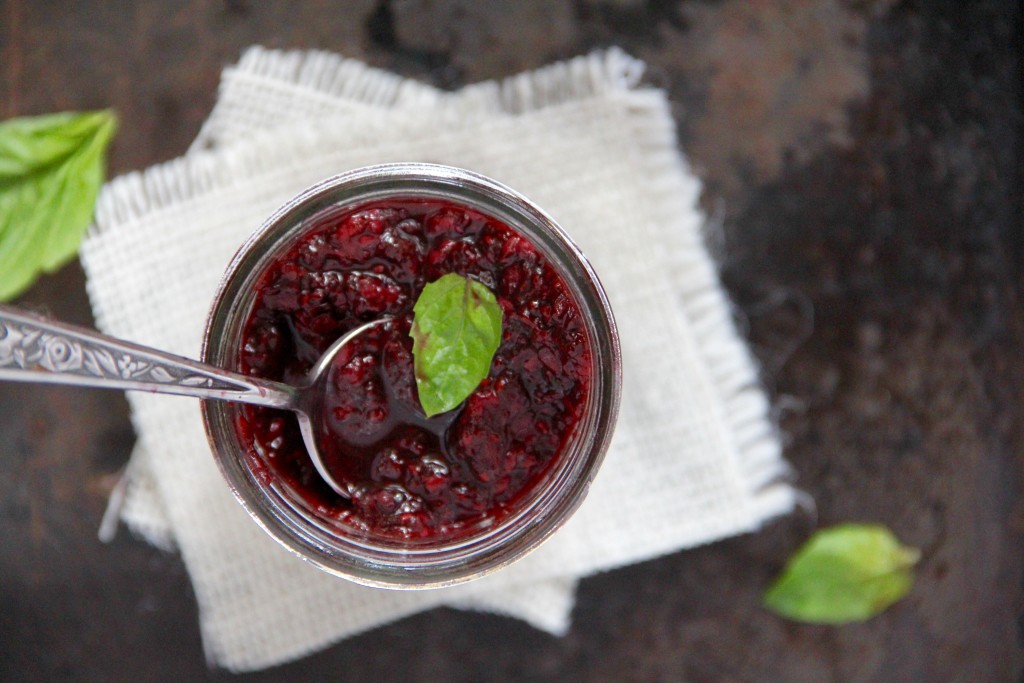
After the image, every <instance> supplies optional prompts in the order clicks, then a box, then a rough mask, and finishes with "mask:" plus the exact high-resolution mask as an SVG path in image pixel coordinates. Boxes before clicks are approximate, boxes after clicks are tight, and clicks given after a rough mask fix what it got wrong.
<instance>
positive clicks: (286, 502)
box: [202, 163, 621, 589]
mask: <svg viewBox="0 0 1024 683" xmlns="http://www.w3.org/2000/svg"><path fill="white" fill-rule="evenodd" d="M448 273H457V274H460V275H463V276H465V277H467V278H470V279H472V280H475V281H478V282H480V283H482V284H484V285H486V286H487V287H488V288H489V289H490V290H491V291H492V292H493V293H494V295H495V297H496V299H497V301H498V303H499V305H500V306H501V308H502V312H503V323H502V340H501V342H500V344H499V347H498V350H497V352H496V353H495V356H494V360H493V362H492V364H491V367H490V371H489V374H488V376H487V377H486V378H485V379H484V380H483V381H482V382H481V384H480V385H479V386H478V387H477V388H476V390H475V391H474V392H473V393H472V394H470V395H469V397H468V398H467V399H466V400H465V401H464V402H463V403H462V404H461V405H459V406H458V407H456V408H454V409H453V410H451V411H448V412H446V413H441V414H439V415H434V416H432V417H430V418H427V417H426V416H425V415H424V413H423V411H422V409H421V408H420V404H419V397H418V395H417V390H416V379H415V373H414V370H413V358H412V339H411V338H410V337H409V330H410V326H411V324H412V307H413V305H414V304H415V302H416V299H417V297H418V296H419V294H420V292H421V291H422V289H423V287H424V286H425V285H426V284H427V283H430V282H433V281H435V280H437V279H438V278H440V277H441V276H443V275H445V274H448ZM381 316H389V317H390V318H391V321H390V322H389V323H388V324H387V325H386V326H376V327H373V328H370V329H369V330H367V331H365V332H364V333H362V334H360V335H359V336H358V337H356V338H355V340H354V341H353V342H352V343H350V344H349V345H348V346H346V347H345V348H344V349H343V350H342V352H341V353H339V355H338V356H337V357H336V358H335V361H334V363H333V365H332V371H331V372H332V374H331V377H330V388H329V392H328V396H327V398H326V403H327V408H326V409H325V410H323V411H322V413H323V414H322V415H321V417H320V420H319V423H317V425H316V427H317V428H318V429H320V430H321V431H322V433H324V434H326V436H327V437H328V438H325V439H321V440H319V441H318V442H320V443H324V444H325V446H324V448H323V449H322V450H323V451H324V452H323V456H324V460H325V464H326V466H327V468H328V469H329V470H330V472H331V474H332V476H333V477H334V478H335V479H336V480H339V481H340V482H342V483H343V484H344V485H345V487H346V489H347V490H348V491H349V492H350V496H348V497H344V496H340V495H338V494H337V493H335V492H334V491H333V490H332V489H331V488H330V487H329V486H328V485H327V484H326V483H324V482H323V481H322V480H321V478H320V477H319V475H318V474H317V472H316V470H315V468H314V467H313V465H312V463H311V461H310V460H309V457H308V455H307V453H306V451H305V448H304V446H303V442H302V439H301V436H300V434H299V430H298V425H297V423H296V420H295V417H294V416H293V415H292V414H290V413H283V412H278V411H275V410H272V409H266V408H259V407H253V406H248V405H243V404H237V403H225V402H221V401H209V402H205V403H203V404H202V411H203V419H204V424H205V427H206V431H207V435H208V437H209V440H210V445H211V448H212V450H213V454H214V458H215V460H216V463H217V465H218V467H219V468H220V470H221V472H222V474H223V475H224V477H225V479H226V480H227V482H228V484H229V486H230V488H231V490H232V492H233V494H234V495H235V497H236V498H237V499H238V500H239V502H240V503H241V504H242V505H243V507H244V508H245V509H246V511H247V512H248V513H249V514H250V516H251V517H252V518H253V519H254V520H255V521H256V522H257V523H258V524H259V525H260V526H261V527H263V529H264V530H265V531H267V533H269V534H270V535H271V536H272V537H273V538H275V539H276V540H277V541H278V542H280V543H281V544H282V545H284V546H285V547H286V548H287V549H288V550H290V551H292V552H293V553H295V554H297V555H299V556H300V557H302V558H303V559H305V560H307V561H309V562H311V563H313V564H314V565H316V566H318V567H319V568H321V569H323V570H325V571H328V572H330V573H332V574H335V575H338V576H341V577H344V578H347V579H350V580H353V581H356V582H358V583H363V584H366V585H371V586H381V587H389V588H404V589H408V588H431V587H438V586H447V585H452V584H455V583H461V582H464V581H468V580H471V579H474V578H477V577H479V576H483V575H485V574H487V573H490V572H493V571H495V570H497V569H500V568H501V567H504V566H506V565H508V564H510V563H511V562H513V561H515V560H518V559H519V558H521V557H523V556H524V555H526V554H527V553H529V552H531V551H532V550H533V549H535V548H536V547H537V546H539V545H540V544H541V543H542V542H543V541H544V540H546V539H547V538H549V537H550V536H551V535H552V534H553V533H554V532H555V531H556V530H557V529H558V528H559V527H560V526H561V525H562V524H563V523H564V522H565V521H566V519H568V517H569V516H570V515H571V514H572V512H573V511H574V510H575V509H576V507H578V505H579V504H580V503H581V502H582V500H583V498H584V496H585V494H586V491H587V489H588V487H589V485H590V482H591V480H592V479H593V477H594V475H595V474H596V472H597V469H598V467H599V465H600V462H601V460H602V458H603V456H604V453H605V451H606V449H607V447H608V443H609V441H610V439H611V434H612V431H613V428H614V424H615V418H616V416H617V412H618V400H619V390H620V383H621V370H620V357H619V347H618V335H617V332H616V329H615V324H614V320H613V318H612V315H611V310H610V307H609V305H608V300H607V297H606V295H605V293H604V290H603V289H602V288H601V285H600V283H599V281H598V280H597V277H596V275H595V274H594V272H593V269H592V268H591V266H590V264H589V263H588V262H587V261H586V259H585V258H584V257H583V255H582V253H581V252H580V251H579V249H578V248H577V247H576V245H575V244H574V243H573V242H572V241H571V240H570V239H569V238H568V237H567V236H566V234H565V233H564V232H563V231H562V229H561V228H560V227H559V226H558V225H557V224H556V223H555V222H554V221H553V220H552V219H551V218H550V217H549V216H548V215H547V214H545V213H544V212H543V211H541V210H540V209H538V208H537V207H536V206H535V205H534V204H532V203H531V202H530V201H529V200H527V199H525V198H524V197H522V196H521V195H519V194H517V193H516V192H514V191H513V190H510V189H509V188H507V187H505V186H504V185H501V184H499V183H497V182H495V181H493V180H490V179H488V178H485V177H483V176H480V175H477V174H475V173H471V172H469V171H464V170H461V169H456V168H451V167H446V166H437V165H432V164H413V163H403V164H387V165H382V166H373V167H367V168H362V169H356V170H354V171H350V172H348V173H345V174H342V175H339V176H336V177H334V178H330V179H328V180H326V181H324V182H322V183H320V184H318V185H316V186H314V187H312V188H310V189H309V190H307V191H305V192H303V193H302V194H300V195H299V196H297V197H296V198H295V199H293V200H291V201H290V202H288V203H287V204H285V205H284V206H283V207H282V208H281V209H279V210H278V211H277V212H276V213H275V214H274V215H273V216H271V217H270V218H269V219H268V220H267V221H266V222H265V223H264V224H263V225H262V226H261V227H260V228H259V229H258V230H257V231H256V233H255V234H254V235H253V236H252V237H251V238H250V239H249V241H248V242H246V244H244V245H243V246H242V248H241V249H240V250H239V252H238V254H237V255H236V256H235V258H234V259H233V261H232V263H231V264H230V265H229V267H228V269H227V272H226V274H225V276H224V279H223V281H222V283H221V286H220V289H219V291H218V292H217V294H216V296H215V298H214V302H213V306H212V309H211V312H210V316H209V318H208V320H207V330H206V336H205V338H204V344H203V354H202V359H203V360H204V361H205V362H207V363H211V364H214V365H219V366H221V367H226V368H229V369H234V370H238V371H240V372H243V373H246V374H249V375H253V376H259V377H264V378H269V379H275V380H280V381H283V382H287V383H300V382H301V381H302V379H303V378H304V377H305V376H306V373H307V372H308V370H309V368H310V366H311V365H312V363H313V362H314V361H315V359H317V358H318V357H319V356H320V354H321V353H322V352H323V351H324V349H326V348H327V346H328V345H330V344H331V343H332V342H333V341H335V340H336V339H338V338H339V337H340V336H342V335H343V334H345V333H346V332H347V331H349V330H352V329H354V328H355V327H357V326H359V325H361V324H362V323H365V322H368V321H371V320H377V319H379V318H380V317H381ZM328 443H329V444H330V445H326V444H328Z"/></svg>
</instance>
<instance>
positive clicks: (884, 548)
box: [764, 524, 921, 624]
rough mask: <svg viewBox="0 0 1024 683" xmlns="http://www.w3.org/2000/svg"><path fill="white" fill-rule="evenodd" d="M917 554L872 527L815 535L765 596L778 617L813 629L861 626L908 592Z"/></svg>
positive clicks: (848, 526) (843, 527)
mask: <svg viewBox="0 0 1024 683" xmlns="http://www.w3.org/2000/svg"><path fill="white" fill-rule="evenodd" d="M920 557H921V553H920V552H919V551H918V550H917V549H916V548H910V547H907V546H904V545H902V544H900V542H899V540H898V539H897V538H896V537H895V536H894V535H893V533H892V532H891V531H889V530H888V529H886V528H885V527H884V526H880V525H874V524H841V525H838V526H834V527H831V528H829V529H822V530H821V531H818V532H817V533H815V534H814V535H813V536H812V537H811V538H810V539H809V540H808V541H807V543H805V544H804V545H803V547H801V548H800V549H799V550H798V551H797V553H796V554H795V555H794V556H793V557H792V558H791V559H790V561H789V563H788V564H787V566H786V568H785V570H784V571H783V572H782V575H781V576H780V577H779V578H778V579H777V580H776V581H775V583H774V584H773V585H772V586H771V587H770V588H769V589H768V591H767V592H766V593H765V596H764V604H765V606H766V607H767V608H768V609H770V610H772V611H773V612H776V613H778V614H780V615H782V616H785V617H789V618H790V619H795V620H797V621H804V622H809V623H815V624H843V623H847V622H855V621H864V620H866V619H869V618H870V617H873V616H875V615H876V614H879V613H880V612H882V611H883V610H885V609H886V608H887V607H889V605H891V604H893V603H894V602H896V601H897V600H899V599H900V598H902V597H903V596H904V595H906V594H907V592H908V591H909V590H910V588H911V586H912V585H913V583H914V574H913V567H914V565H915V564H917V561H918V560H919V559H920Z"/></svg>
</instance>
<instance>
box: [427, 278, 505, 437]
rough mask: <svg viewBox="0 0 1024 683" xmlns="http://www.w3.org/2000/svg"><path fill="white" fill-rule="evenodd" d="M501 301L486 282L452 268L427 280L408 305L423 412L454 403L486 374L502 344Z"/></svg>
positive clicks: (433, 412) (441, 409) (446, 408)
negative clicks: (499, 301)
mask: <svg viewBox="0 0 1024 683" xmlns="http://www.w3.org/2000/svg"><path fill="white" fill-rule="evenodd" d="M501 320H502V311H501V306H500V305H499V304H498V302H497V300H496V299H495V298H494V294H493V293H492V292H491V290H489V289H487V287H486V286H484V285H482V284H480V283H479V282H476V281H475V280H469V279H467V278H465V277H462V276H461V275H458V274H456V273H448V274H447V275H444V276H442V277H441V278H440V279H438V280H437V281H435V282H431V283H430V284H428V285H427V286H426V287H424V288H423V291H422V292H421V293H420V296H419V298H418V299H417V300H416V305H415V306H413V323H412V330H410V332H409V335H410V336H411V337H412V340H413V344H412V353H413V367H414V369H415V373H416V389H417V391H418V393H419V397H420V405H421V406H422V407H423V412H424V413H425V414H426V415H427V417H430V416H432V415H437V414H438V413H443V412H446V411H449V410H451V409H452V408H455V407H456V406H458V405H459V404H460V403H462V402H463V401H464V400H466V398H467V397H468V396H469V395H470V394H472V393H473V391H474V390H475V389H476V388H477V387H478V386H479V385H480V382H482V381H483V380H484V378H485V377H487V373H488V372H490V369H491V361H493V360H494V353H495V352H496V351H497V350H498V345H499V344H500V343H501Z"/></svg>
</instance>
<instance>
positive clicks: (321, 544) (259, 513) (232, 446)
mask: <svg viewBox="0 0 1024 683" xmlns="http://www.w3.org/2000/svg"><path fill="white" fill-rule="evenodd" d="M389 198H392V199H393V198H403V199H409V198H411V199H439V200H444V201H448V202H452V203H454V204H461V205H464V206H466V207H469V208H471V209H474V210H476V211H479V212H480V213H482V214H484V215H487V216H491V217H493V218H496V219H498V220H499V221H502V222H504V223H505V224H506V225H508V226H509V227H511V228H513V229H514V230H516V231H517V232H519V233H520V234H521V235H523V236H525V237H527V238H528V239H529V240H530V241H531V242H532V243H533V244H534V246H535V247H536V248H537V249H538V250H539V251H540V252H541V253H542V254H543V255H544V256H545V257H546V258H547V259H548V260H549V262H550V263H551V264H552V265H553V266H554V268H555V269H556V270H557V272H558V273H559V274H560V275H561V277H562V279H563V280H564V281H565V283H566V284H567V286H568V288H569V290H570V292H571V294H572V296H573V297H574V298H575V299H576V304H577V306H578V308H579V310H580V312H581V314H582V316H583V318H584V322H585V327H586V332H587V334H588V336H589V340H590V345H591V361H592V365H593V367H592V369H591V382H590V394H589V396H588V397H587V399H586V407H585V409H584V414H583V418H582V419H581V420H580V422H579V423H578V424H577V426H576V429H575V430H574V432H573V433H572V434H571V435H570V436H569V438H568V440H567V441H566V443H565V446H564V448H563V449H562V451H561V452H560V453H559V454H558V455H557V456H556V458H555V461H554V463H553V464H552V465H551V466H550V467H549V468H548V469H547V471H546V472H545V474H544V475H543V476H542V479H541V480H540V482H538V483H537V484H536V485H535V486H533V487H532V488H531V489H530V490H529V491H527V492H526V493H525V494H524V495H523V496H521V497H520V498H519V499H517V502H516V504H515V506H514V508H513V510H512V511H511V513H510V514H508V515H507V516H504V517H503V518H501V519H500V520H498V521H496V522H495V523H494V524H493V525H492V526H490V527H488V528H485V529H481V530H478V531H475V532H472V533H470V534H468V535H462V536H458V537H456V538H454V539H443V538H442V539H438V540H437V541H436V542H429V543H415V544H407V543H402V542H400V541H390V540H381V539H373V538H367V537H365V536H361V535H359V534H352V533H347V532H346V530H345V529H344V528H342V527H340V526H339V525H338V524H337V523H336V520H332V519H330V518H327V517H325V516H324V515H321V514H318V512H317V510H316V509H314V508H313V506H311V505H310V504H309V503H307V502H306V500H305V499H304V498H303V497H302V496H301V495H299V494H298V493H297V492H296V491H294V490H292V489H291V487H290V486H288V485H287V484H285V483H284V482H283V481H278V480H276V479H275V478H274V477H272V476H271V477H267V476H266V474H265V473H263V475H262V476H260V473H257V472H254V471H253V469H252V467H251V465H250V464H249V461H250V459H251V458H249V457H247V451H248V447H247V446H246V445H245V444H244V443H242V440H241V439H240V437H239V435H238V433H237V431H236V429H235V428H234V425H235V423H236V419H237V417H238V411H239V407H238V406H236V405H234V404H231V403H225V402H220V401H207V402H204V403H203V405H202V414H203V420H204V423H205V427H206V433H207V436H208V438H209V441H210V445H211V448H212V450H213V454H214V458H215V459H216V462H217V464H218V466H219V468H220V470H221V472H222V474H223V475H224V477H225V479H226V480H227V482H228V484H229V486H230V487H231V490H232V492H233V493H234V495H235V497H236V498H237V499H238V500H239V502H240V503H241V504H242V506H243V507H244V508H245V509H246V511H247V512H248V513H249V515H250V516H252V518H253V519H254V520H255V521H256V522H257V523H258V524H259V525H260V526H261V527H262V528H263V529H264V530H266V531H267V533H269V534H270V535H271V536H272V537H274V538H275V539H276V540H277V541H279V542H280V543H281V544H282V545H284V546H285V547H286V548H288V549H289V550H291V551H292V552H294V553H295V554H297V555H299V556H300V557H302V558H303V559H305V560H307V561H309V562H311V563H312V564H314V565H316V566H318V567H320V568H321V569H324V570H325V571H328V572H330V573H332V574H335V575H338V576H341V577H344V578H347V579H350V580H352V581H355V582H357V583H361V584H365V585H370V586H378V587H387V588H403V589H414V588H433V587H440V586H449V585H453V584H457V583H462V582H464V581H469V580H471V579H475V578H478V577H480V576H483V575H485V574H488V573H491V572H493V571H495V570H497V569H500V568H502V567H505V566H507V565H509V564H510V563H512V562H514V561H515V560H517V559H519V558H521V557H523V556H524V555H526V554H527V553H529V552H530V551H532V550H533V549H535V548H536V547H538V546H539V545H540V544H541V543H542V542H543V541H544V540H546V539H547V538H549V537H550V536H551V535H552V534H553V533H554V532H555V531H556V530H557V529H558V528H559V527H560V526H561V525H562V524H563V523H564V522H565V521H566V519H568V518H569V516H570V515H571V514H572V512H573V511H574V510H575V509H576V508H577V507H578V506H579V504H580V503H581V502H582V500H583V498H584V496H585V495H586V492H587V489H588V488H589V485H590V482H591V481H592V479H593V477H594V475H595V474H596V472H597V470H598V467H599V465H600V463H601V461H602V459H603V457H604V453H605V450H606V449H607V447H608V444H609V441H610V439H611V435H612V430H613V427H614V424H615V420H616V416H617V413H618V403H619V391H620V384H621V367H620V357H619V342H618V335H617V331H616V328H615V322H614V320H613V317H612V312H611V308H610V307H609V304H608V299H607V297H606V295H605V292H604V290H603V288H602V287H601V284H600V282H599V281H598V279H597V276H596V275H595V273H594V271H593V269H592V268H591V266H590V264H589V263H588V262H587V260H586V259H585V258H584V256H583V254H582V253H581V252H580V250H579V248H578V247H577V246H576V245H575V244H574V243H573V242H572V240H571V239H570V238H569V237H568V235H566V233H565V232H564V231H563V230H562V229H561V228H560V227H559V226H558V225H557V224H556V223H555V222H554V221H553V220H552V219H551V218H550V217H549V216H548V215H547V214H546V213H544V212H543V211H542V210H541V209H539V208H538V207H537V206H535V205H534V204H533V203H531V202H530V201H529V200H527V199H526V198H525V197H523V196H522V195H520V194H518V193H516V192H514V191H513V190H511V189H509V188H507V187H505V186H504V185H501V184H500V183H497V182H495V181H493V180H490V179H488V178H485V177H483V176H481V175H478V174H476V173H472V172H469V171H465V170H462V169H457V168H451V167H447V166H438V165H433V164H419V163H400V164H385V165H380V166H372V167H366V168H361V169H357V170H353V171H350V172H348V173H343V174H341V175H338V176H335V177H333V178H330V179H328V180H325V181H323V182H321V183H319V184H318V185H315V186H314V187H312V188H310V189H308V190H307V191H305V192H303V193H302V194H300V195H299V196H298V197H296V198H294V199H292V200H291V201H289V202H288V203H287V204H285V205H284V206H283V207H282V208H281V209H279V210H278V211H277V212H276V213H275V214H274V215H273V216H271V217H270V218H269V219H268V220H267V221H266V222H265V223H264V224H263V225H262V226H261V227H260V228H259V229H258V230H257V231H256V232H255V233H254V234H253V235H252V237H250V239H249V240H248V241H247V242H246V243H245V244H244V245H243V246H242V247H241V249H240V250H239V252H238V253H237V254H236V255H235V257H234V259H233V260H232V262H231V264H230V265H229V267H228V269H227V272H226V273H225V275H224V278H223V280H222V282H221V286H220V289H219V291H218V293H217V295H216V297H215V298H214V302H213V306H212V309H211V311H210V314H209V318H208V320H207V328H206V334H205V337H204V342H203V351H202V360H203V361H204V362H206V363H210V364H212V365H216V366H219V367H224V368H231V369H237V368H239V366H240V360H239V356H240V350H241V346H242V342H241V336H242V331H243V328H244V326H245V324H246V321H247V320H248V317H249V315H250V312H251V310H252V307H253V305H254V301H255V297H256V287H255V285H256V282H257V281H258V280H259V278H260V276H261V274H262V273H263V272H264V271H265V270H266V268H267V267H268V266H269V264H270V263H272V262H273V261H274V260H275V258H276V257H277V256H279V255H280V254H282V253H284V252H287V251H288V249H289V248H290V247H291V246H292V245H294V244H295V243H296V241H297V240H298V239H300V238H301V237H302V235H303V234H305V233H306V232H307V231H308V230H309V229H310V228H311V226H313V225H315V224H317V223H318V222H319V221H321V220H323V218H324V217H325V216H332V215H334V214H336V213H341V212H344V211H347V210H351V209H353V208H356V207H358V206H360V205H363V204H366V203H368V202H372V201H380V200H387V199H389Z"/></svg>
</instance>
